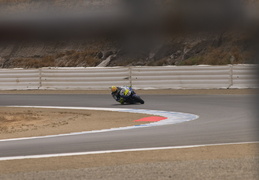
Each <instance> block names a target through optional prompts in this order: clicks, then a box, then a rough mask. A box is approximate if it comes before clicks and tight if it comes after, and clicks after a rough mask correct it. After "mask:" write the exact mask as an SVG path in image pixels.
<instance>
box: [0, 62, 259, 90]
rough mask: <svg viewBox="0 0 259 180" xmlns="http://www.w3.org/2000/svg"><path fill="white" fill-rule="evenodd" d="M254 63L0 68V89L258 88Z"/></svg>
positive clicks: (256, 67)
mask: <svg viewBox="0 0 259 180" xmlns="http://www.w3.org/2000/svg"><path fill="white" fill-rule="evenodd" d="M257 70H258V66H256V65H227V66H154V67H104V68H99V67H89V68H41V69H32V70H26V69H0V89H1V90H13V89H17V90H22V89H59V90H90V89H93V90H102V89H108V87H110V86H111V85H115V86H123V85H132V86H133V88H136V89H215V88H258V82H257V76H256V75H257Z"/></svg>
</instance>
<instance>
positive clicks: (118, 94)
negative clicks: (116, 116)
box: [111, 86, 134, 104]
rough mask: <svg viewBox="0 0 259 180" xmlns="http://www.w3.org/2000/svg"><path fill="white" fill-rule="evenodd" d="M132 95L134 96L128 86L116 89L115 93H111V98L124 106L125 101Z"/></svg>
mask: <svg viewBox="0 0 259 180" xmlns="http://www.w3.org/2000/svg"><path fill="white" fill-rule="evenodd" d="M132 94H134V91H133V90H132V89H131V87H128V86H123V87H117V91H115V92H112V93H111V95H112V97H113V98H114V99H115V100H116V101H117V102H119V103H121V104H124V102H125V101H126V99H127V98H128V97H129V96H130V95H132Z"/></svg>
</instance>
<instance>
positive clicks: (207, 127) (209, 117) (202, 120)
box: [0, 94, 259, 157]
mask: <svg viewBox="0 0 259 180" xmlns="http://www.w3.org/2000/svg"><path fill="white" fill-rule="evenodd" d="M141 97H142V98H143V99H144V100H145V104H144V105H124V106H122V105H119V104H117V103H116V102H114V101H113V99H112V97H111V96H110V95H106V94H102V95H94V94H45V95H43V94H42V95H29V94H24V95H20V94H2V95H0V106H64V107H107V108H131V109H152V110H165V111H174V112H185V113H191V114H196V115H198V116H199V118H198V119H196V120H193V121H190V122H184V123H180V124H174V125H164V126H156V127H148V128H139V129H130V130H121V131H111V132H102V133H93V134H82V135H73V136H64V137H52V138H37V139H28V140H15V141H2V142H0V157H8V156H25V155H40V154H55V153H72V152H90V151H103V150H116V149H133V148H149V147H167V146H183V145H200V144H218V143H238V142H253V141H259V138H258V126H257V123H256V119H257V118H256V114H257V112H256V107H255V106H256V105H255V103H254V102H255V101H254V99H255V97H256V96H255V95H141ZM118 118H119V117H118Z"/></svg>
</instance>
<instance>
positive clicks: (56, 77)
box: [40, 67, 130, 90]
mask: <svg viewBox="0 0 259 180" xmlns="http://www.w3.org/2000/svg"><path fill="white" fill-rule="evenodd" d="M129 76H130V73H129V68H124V67H121V68H68V69H64V68H55V69H46V68H43V69H42V70H41V87H40V89H63V90H72V89H77V90H84V89H89V90H90V89H98V90H99V89H100V90H102V89H108V87H110V86H111V85H115V86H121V85H130V84H129Z"/></svg>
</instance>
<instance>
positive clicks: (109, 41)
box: [0, 0, 258, 68]
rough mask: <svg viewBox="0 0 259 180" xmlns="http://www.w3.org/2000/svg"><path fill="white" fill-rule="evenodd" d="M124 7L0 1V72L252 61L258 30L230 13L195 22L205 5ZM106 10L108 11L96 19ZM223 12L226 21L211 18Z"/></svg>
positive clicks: (100, 1) (84, 1)
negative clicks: (17, 69)
mask: <svg viewBox="0 0 259 180" xmlns="http://www.w3.org/2000/svg"><path fill="white" fill-rule="evenodd" d="M118 2H119V3H118ZM131 2H132V3H127V1H126V0H125V1H124V0H121V1H118V0H109V1H108V0H94V1H93V0H75V1H69V0H51V1H48V0H45V1H43V0H19V1H18V0H8V1H7V0H0V9H1V13H0V14H1V15H2V18H1V19H0V67H2V68H38V67H89V66H98V65H100V63H101V62H103V61H104V60H106V63H105V64H101V65H103V66H130V65H142V66H145V65H149V66H162V65H197V64H211V65H222V64H233V63H234V64H236V63H257V60H258V54H257V52H256V49H257V48H258V46H257V45H258V42H257V41H256V38H257V37H258V36H257V35H258V28H257V25H258V24H254V23H251V22H253V20H251V22H250V21H247V20H244V17H243V16H242V18H240V19H239V18H236V17H237V16H236V15H237V14H238V15H239V14H240V11H238V12H236V11H237V9H226V11H225V10H224V11H220V12H217V11H215V12H214V13H216V15H215V14H214V15H215V16H214V15H213V16H212V15H211V14H210V13H208V14H206V13H205V14H206V15H208V16H207V17H208V18H207V19H206V18H202V19H201V17H204V16H203V15H204V14H203V13H201V14H199V13H197V11H196V10H200V11H201V12H202V11H203V10H204V12H205V10H208V9H210V8H212V7H208V6H206V8H202V6H199V7H195V6H192V7H193V8H192V9H191V10H190V11H187V9H188V8H186V7H188V6H187V5H190V4H184V8H183V10H184V11H180V12H178V11H176V10H174V8H173V7H175V6H172V2H174V3H175V2H177V1H170V0H169V1H163V3H161V2H160V3H159V6H157V3H156V1H152V3H150V2H151V1H146V0H143V1H131ZM138 2H141V3H138ZM238 2H239V1H238ZM240 2H241V1H240ZM252 3H254V2H252ZM161 4H162V5H161ZM168 4H170V5H171V6H169V5H168ZM154 5H156V6H154ZM164 5H167V7H166V6H164ZM217 5H218V4H217ZM219 5H220V4H219ZM147 6H148V8H147ZM182 6H183V4H180V5H178V6H177V7H182ZM108 7H109V8H108ZM125 7H127V8H126V9H123V8H125ZM154 7H159V8H157V9H163V11H153V10H154V9H153V8H154ZM168 7H169V8H168ZM224 7H225V4H224ZM238 7H239V8H240V7H243V5H242V6H238ZM107 9H108V10H112V11H111V12H112V13H109V14H107V13H106V14H105V13H103V12H106V11H107ZM178 9H181V8H178ZM193 9H194V10H195V11H193V12H195V13H193V12H192V10H193ZM215 9H216V8H215V6H214V7H213V8H212V9H211V10H215ZM221 9H222V8H221ZM122 10H123V11H122ZM143 10H146V11H145V13H143V12H144V11H143ZM232 11H233V12H232ZM46 12H47V13H46ZM75 12H76V13H75ZM89 12H91V13H93V12H94V15H93V14H91V15H89ZM96 12H98V13H96ZM100 12H101V13H100ZM121 12H129V13H128V14H127V13H122V14H121ZM154 12H155V13H154ZM176 12H177V13H176ZM182 12H188V13H184V16H183V15H182V14H181V13H182ZM242 12H243V11H242ZM249 12H250V11H249ZM116 13H117V14H116ZM217 13H218V14H217ZM224 13H226V14H227V15H228V16H227V18H222V17H221V16H219V14H220V15H222V14H224ZM236 13H237V14H236ZM20 14H21V15H22V16H21V15H20ZM54 14H55V16H52V15H54ZM114 14H115V15H116V16H114ZM179 14H181V16H179ZM126 15H127V16H126ZM234 15H235V16H234ZM38 16H39V17H38ZM232 16H233V17H234V18H233V17H232ZM60 17H62V21H60ZM157 17H159V18H157ZM186 17H187V18H186ZM224 17H226V16H224ZM5 18H6V19H7V21H6V19H5ZM8 18H9V19H8ZM19 18H21V19H19ZM184 18H186V19H184ZM183 19H184V20H183ZM234 19H238V20H241V19H242V20H243V21H244V22H245V23H244V22H242V23H239V21H238V22H236V20H235V22H234ZM201 20H202V21H201ZM21 22H22V23H21ZM244 24H245V26H244ZM251 24H253V25H252V26H251Z"/></svg>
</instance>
